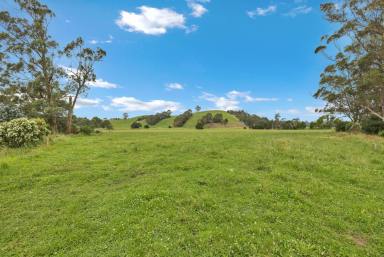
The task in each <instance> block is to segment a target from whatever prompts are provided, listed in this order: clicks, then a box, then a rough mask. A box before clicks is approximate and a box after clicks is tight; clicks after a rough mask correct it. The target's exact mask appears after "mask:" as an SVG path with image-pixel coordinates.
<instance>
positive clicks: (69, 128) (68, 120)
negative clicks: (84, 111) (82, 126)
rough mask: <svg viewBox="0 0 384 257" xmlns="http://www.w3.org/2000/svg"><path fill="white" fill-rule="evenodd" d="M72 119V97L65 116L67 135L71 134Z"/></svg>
mask: <svg viewBox="0 0 384 257" xmlns="http://www.w3.org/2000/svg"><path fill="white" fill-rule="evenodd" d="M72 117H73V104H72V96H70V97H69V109H68V116H67V134H71V133H72Z"/></svg>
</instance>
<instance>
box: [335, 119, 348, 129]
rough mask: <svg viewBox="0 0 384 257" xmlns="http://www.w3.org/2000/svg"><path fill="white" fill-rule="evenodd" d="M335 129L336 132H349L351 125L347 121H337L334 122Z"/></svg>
mask: <svg viewBox="0 0 384 257" xmlns="http://www.w3.org/2000/svg"><path fill="white" fill-rule="evenodd" d="M335 129H336V132H346V131H351V129H352V123H351V122H348V121H342V120H337V121H335Z"/></svg>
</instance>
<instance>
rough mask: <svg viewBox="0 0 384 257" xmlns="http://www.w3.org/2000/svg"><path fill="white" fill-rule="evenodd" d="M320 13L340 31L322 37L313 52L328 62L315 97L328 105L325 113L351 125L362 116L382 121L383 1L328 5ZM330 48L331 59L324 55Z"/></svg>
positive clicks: (346, 2) (361, 0) (327, 54)
mask: <svg viewBox="0 0 384 257" xmlns="http://www.w3.org/2000/svg"><path fill="white" fill-rule="evenodd" d="M321 10H322V11H323V12H324V14H325V17H326V19H327V20H328V21H329V22H331V23H334V24H337V25H339V28H338V29H337V30H336V31H335V32H334V33H333V34H331V35H325V36H323V37H322V41H323V42H325V44H324V45H321V46H319V47H318V48H317V49H316V50H315V53H323V54H324V55H325V56H326V57H327V58H328V59H329V60H330V61H331V64H330V65H328V66H327V67H326V68H325V70H324V72H323V73H322V74H321V80H320V88H319V90H318V91H317V92H316V94H315V97H317V98H320V99H323V100H325V101H326V102H327V106H326V108H325V109H324V110H325V111H328V112H335V113H342V114H344V115H346V116H347V117H349V118H350V119H351V120H352V121H353V122H354V123H359V122H360V121H361V119H362V117H363V116H364V115H374V116H377V117H379V118H380V119H382V120H383V121H384V1H382V0H345V1H343V2H342V3H341V4H340V3H331V2H330V3H324V4H322V5H321ZM331 47H333V48H332V50H331V51H335V52H336V53H335V54H333V55H331V54H329V53H327V52H326V51H325V50H326V49H327V48H331Z"/></svg>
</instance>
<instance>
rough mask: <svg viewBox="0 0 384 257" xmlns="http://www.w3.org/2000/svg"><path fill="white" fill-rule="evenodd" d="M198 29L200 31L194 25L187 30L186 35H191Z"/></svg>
mask: <svg viewBox="0 0 384 257" xmlns="http://www.w3.org/2000/svg"><path fill="white" fill-rule="evenodd" d="M198 29H199V26H197V25H194V24H193V25H191V26H189V27H187V28H185V33H186V34H190V33H193V32H195V31H197V30H198Z"/></svg>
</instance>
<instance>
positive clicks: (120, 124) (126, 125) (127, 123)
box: [111, 110, 243, 130]
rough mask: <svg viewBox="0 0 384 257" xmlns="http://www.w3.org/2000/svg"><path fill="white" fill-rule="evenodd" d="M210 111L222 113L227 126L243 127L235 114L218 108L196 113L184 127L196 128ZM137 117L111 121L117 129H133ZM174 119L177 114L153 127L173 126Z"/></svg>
mask: <svg viewBox="0 0 384 257" xmlns="http://www.w3.org/2000/svg"><path fill="white" fill-rule="evenodd" d="M208 112H210V113H212V115H215V114H216V113H222V114H223V117H224V119H225V118H227V119H228V121H229V122H228V125H227V127H232V128H236V127H238V128H240V127H243V125H242V124H241V123H240V122H239V120H238V119H237V118H236V117H235V116H233V115H231V114H229V113H227V112H224V111H217V110H213V111H205V112H198V113H194V114H193V116H192V118H191V119H189V120H188V121H187V123H186V124H185V125H184V126H183V127H184V128H195V126H196V123H197V121H198V120H199V119H201V118H202V117H203V116H204V115H206V114H207V113H208ZM136 119H137V118H135V117H134V118H129V119H127V120H111V122H112V125H113V127H114V128H115V129H116V130H127V129H131V124H132V122H134V121H135V120H136ZM174 119H175V116H173V117H171V118H169V119H165V120H162V121H160V122H159V123H158V124H156V125H155V126H153V127H152V128H168V126H169V125H171V126H172V127H173V120H174ZM215 127H223V126H221V125H216V124H215Z"/></svg>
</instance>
